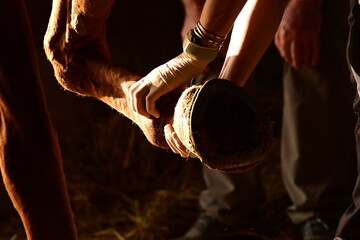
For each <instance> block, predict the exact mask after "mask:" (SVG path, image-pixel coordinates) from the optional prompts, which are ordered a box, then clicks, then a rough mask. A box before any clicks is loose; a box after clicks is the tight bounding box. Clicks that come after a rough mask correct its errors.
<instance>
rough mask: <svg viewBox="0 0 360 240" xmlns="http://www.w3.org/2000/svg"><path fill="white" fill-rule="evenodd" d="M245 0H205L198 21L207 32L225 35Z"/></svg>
mask: <svg viewBox="0 0 360 240" xmlns="http://www.w3.org/2000/svg"><path fill="white" fill-rule="evenodd" d="M245 3H246V0H235V1H234V0H207V1H206V2H205V5H204V8H203V11H202V13H201V16H200V22H201V24H202V25H203V26H204V27H205V29H206V30H208V31H209V32H211V33H213V34H216V35H218V36H226V34H227V33H228V32H229V31H230V29H231V28H232V26H233V23H234V21H235V19H236V17H237V16H238V14H239V12H240V11H241V9H242V8H243V6H244V4H245Z"/></svg>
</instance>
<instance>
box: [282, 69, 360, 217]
mask: <svg viewBox="0 0 360 240" xmlns="http://www.w3.org/2000/svg"><path fill="white" fill-rule="evenodd" d="M332 67H333V68H331V66H323V67H322V66H319V67H317V68H316V69H315V68H306V69H303V70H301V71H297V70H295V69H293V68H291V67H290V66H287V67H286V68H285V78H284V110H283V129H282V140H281V146H282V147H281V160H282V173H283V179H284V184H285V187H286V189H287V192H288V194H289V196H290V198H291V200H292V205H291V206H290V208H289V216H290V217H291V219H292V220H293V222H294V223H300V222H302V221H304V220H306V219H307V218H309V217H312V216H318V217H322V218H325V219H332V220H334V221H336V220H337V219H338V218H339V217H340V216H341V213H342V212H343V211H344V209H345V207H346V206H347V204H348V203H349V197H350V195H351V194H350V189H351V188H350V187H349V186H352V184H351V181H352V178H351V177H350V176H351V175H352V174H351V172H352V171H351V170H350V169H351V168H353V166H354V165H353V164H354V156H355V155H354V151H353V148H354V138H353V130H352V128H353V126H354V120H353V119H354V118H353V117H354V115H353V112H352V110H351V104H350V100H349V97H350V96H351V95H352V94H351V93H352V91H350V88H349V86H350V85H349V86H347V83H346V79H344V77H343V75H344V74H342V75H341V73H339V71H337V70H336V69H337V68H336V67H335V66H332ZM345 76H346V75H345ZM347 186H348V187H347Z"/></svg>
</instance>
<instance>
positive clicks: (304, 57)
mask: <svg viewBox="0 0 360 240" xmlns="http://www.w3.org/2000/svg"><path fill="white" fill-rule="evenodd" d="M302 43H303V44H302V46H301V54H300V56H298V57H299V58H301V64H302V67H305V66H310V65H311V57H312V46H311V45H312V43H311V42H310V41H309V40H304V41H303V42H302Z"/></svg>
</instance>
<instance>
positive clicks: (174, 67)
mask: <svg viewBox="0 0 360 240" xmlns="http://www.w3.org/2000/svg"><path fill="white" fill-rule="evenodd" d="M183 48H184V51H183V52H182V53H181V54H180V55H178V56H177V57H175V58H173V59H171V60H170V61H168V62H167V63H165V64H163V65H161V66H159V67H157V68H155V69H154V70H152V71H151V72H150V73H149V74H148V75H146V76H145V77H144V78H142V79H141V80H140V81H138V82H136V83H134V84H133V85H132V86H131V87H130V105H131V108H132V110H133V111H135V112H137V113H139V114H141V115H143V116H145V117H147V118H150V117H151V115H152V116H154V117H155V118H158V117H159V116H160V113H159V111H158V110H157V109H156V108H155V102H156V100H157V99H159V98H160V97H161V96H162V95H165V94H166V93H168V92H170V91H172V90H173V89H175V88H177V87H179V86H181V85H183V84H185V83H187V82H189V81H190V80H191V79H192V78H194V77H197V76H198V75H200V74H201V73H202V72H203V71H204V69H205V67H206V66H207V65H208V63H209V62H211V61H212V60H213V59H214V58H215V57H216V55H217V53H218V51H219V49H218V48H208V47H203V46H200V45H198V44H195V43H192V42H190V35H189V36H188V38H186V39H185V41H184V44H183Z"/></svg>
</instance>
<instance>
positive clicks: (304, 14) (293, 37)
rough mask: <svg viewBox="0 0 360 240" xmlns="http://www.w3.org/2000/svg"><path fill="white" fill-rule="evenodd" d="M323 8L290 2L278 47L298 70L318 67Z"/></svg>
mask: <svg viewBox="0 0 360 240" xmlns="http://www.w3.org/2000/svg"><path fill="white" fill-rule="evenodd" d="M321 24H322V15H321V4H313V3H312V2H307V1H297V0H293V1H290V2H289V4H288V6H287V7H286V9H285V12H284V16H283V18H282V21H281V23H280V26H279V28H278V30H277V32H276V34H275V39H274V40H275V45H276V47H277V48H278V50H279V52H280V54H281V56H282V57H283V58H284V60H285V61H287V62H289V63H290V64H291V65H292V66H293V67H294V68H296V69H299V68H301V67H305V66H315V65H316V64H317V63H318V59H319V53H320V31H321Z"/></svg>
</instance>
